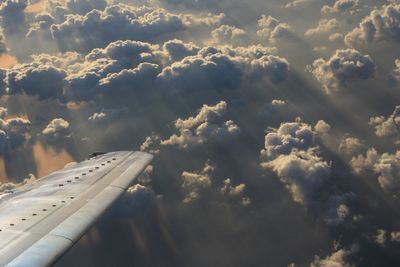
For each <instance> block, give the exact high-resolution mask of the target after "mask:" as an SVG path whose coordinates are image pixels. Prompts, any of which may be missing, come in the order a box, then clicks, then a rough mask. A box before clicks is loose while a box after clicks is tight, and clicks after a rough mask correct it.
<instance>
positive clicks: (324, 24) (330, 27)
mask: <svg viewBox="0 0 400 267" xmlns="http://www.w3.org/2000/svg"><path fill="white" fill-rule="evenodd" d="M338 28H339V27H338V22H337V20H336V19H322V20H320V21H318V25H317V27H315V28H311V29H309V30H307V31H306V33H305V34H304V35H305V36H308V37H311V36H317V35H321V34H329V33H332V32H333V31H337V30H338Z"/></svg>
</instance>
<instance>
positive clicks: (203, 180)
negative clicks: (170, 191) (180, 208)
mask: <svg viewBox="0 0 400 267" xmlns="http://www.w3.org/2000/svg"><path fill="white" fill-rule="evenodd" d="M214 170H215V166H213V165H210V164H209V163H208V162H207V163H206V164H205V165H204V167H203V169H202V170H200V171H199V172H188V171H184V172H183V173H182V182H183V183H182V190H183V191H184V193H185V198H184V200H183V202H184V203H191V202H193V201H195V200H196V199H198V198H199V197H200V194H201V192H202V191H203V190H204V189H207V188H209V187H210V186H211V183H212V181H211V177H210V175H211V173H212V172H213V171H214Z"/></svg>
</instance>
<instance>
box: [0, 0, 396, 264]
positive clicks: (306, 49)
mask: <svg viewBox="0 0 400 267" xmlns="http://www.w3.org/2000/svg"><path fill="white" fill-rule="evenodd" d="M0 18H1V20H0V23H1V24H0V29H1V33H0V96H1V99H0V189H1V190H2V188H10V187H12V186H17V185H18V184H19V183H21V182H22V183H23V181H24V179H25V178H26V177H29V175H30V174H33V175H34V176H35V177H41V176H44V175H46V174H48V173H50V172H52V171H54V170H57V169H59V168H62V167H63V166H64V165H65V164H66V163H68V162H71V161H80V160H83V159H84V158H85V157H86V156H87V155H88V154H90V153H92V152H93V151H115V150H142V151H147V152H150V153H153V154H154V155H155V160H154V162H153V164H152V166H151V167H150V168H148V169H147V170H146V173H145V175H144V176H143V177H142V178H141V179H140V181H139V183H140V185H136V186H134V187H132V188H130V189H129V191H128V192H127V193H126V195H125V196H124V197H123V198H122V199H121V200H120V201H119V202H118V203H116V205H115V206H114V207H113V208H112V209H111V210H110V211H109V212H108V213H107V214H106V216H104V217H103V218H102V219H101V220H100V222H98V223H97V224H96V225H95V226H94V227H93V228H92V229H91V230H90V231H89V233H88V234H87V235H85V236H84V237H83V238H82V239H81V240H80V241H79V242H78V243H77V244H76V245H75V246H74V247H73V249H72V250H71V251H69V252H68V253H67V254H66V255H65V256H64V257H63V258H62V259H61V261H60V262H59V264H57V266H141V267H142V266H160V267H161V266H166V267H169V266H171V267H172V266H174V267H177V266H194V267H197V266H199V267H203V266H221V267H224V266H226V267H236V266H237V267H239V266H255V267H258V266H260V267H261V266H262V267H265V266H285V267H286V266H291V267H294V266H315V267H318V266H319V267H328V266H329V267H330V266H335V267H336V266H338V267H339V266H346V267H347V266H400V254H399V253H398V251H399V249H400V214H399V212H398V209H399V207H400V200H399V197H400V140H399V137H400V50H399V49H398V47H399V44H400V1H398V0H388V1H383V0H375V1H373V0H294V1H290V0H268V1H266V0H249V1H242V0H218V1H217V0H148V1H146V0H121V1H118V0H66V1H62V0H48V1H46V0H39V1H38V0H36V1H33V0H31V1H29V0H0ZM30 177H31V178H32V176H30Z"/></svg>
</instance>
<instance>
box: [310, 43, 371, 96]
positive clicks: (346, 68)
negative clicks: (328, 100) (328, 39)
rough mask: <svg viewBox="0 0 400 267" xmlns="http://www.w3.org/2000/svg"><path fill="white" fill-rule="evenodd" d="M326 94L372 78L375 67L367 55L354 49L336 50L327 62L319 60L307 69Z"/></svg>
mask: <svg viewBox="0 0 400 267" xmlns="http://www.w3.org/2000/svg"><path fill="white" fill-rule="evenodd" d="M308 69H309V71H311V73H312V74H313V75H314V77H315V78H316V79H317V80H318V81H319V82H320V83H321V84H322V86H323V88H324V91H325V92H326V93H332V92H335V91H338V90H339V89H340V88H343V87H346V85H347V84H348V83H349V82H351V81H354V80H367V79H370V78H372V77H373V76H374V74H375V70H376V65H375V63H374V61H373V60H372V58H371V57H370V56H369V55H363V54H361V53H360V52H358V51H357V50H354V49H345V50H336V52H335V54H334V55H332V56H331V58H329V59H328V60H325V59H323V58H319V59H317V60H315V61H314V62H313V64H312V65H311V66H309V67H308Z"/></svg>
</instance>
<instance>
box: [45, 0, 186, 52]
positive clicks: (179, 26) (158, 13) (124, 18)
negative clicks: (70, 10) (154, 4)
mask: <svg viewBox="0 0 400 267" xmlns="http://www.w3.org/2000/svg"><path fill="white" fill-rule="evenodd" d="M185 28H186V26H185V25H184V23H183V21H182V19H181V18H180V17H179V16H177V15H175V14H171V13H168V12H167V11H165V10H164V9H156V8H151V7H144V8H141V7H134V6H128V5H123V4H118V5H112V6H108V7H107V8H106V9H104V10H97V9H94V10H92V11H90V12H88V13H86V14H85V15H79V14H74V15H72V14H71V15H68V16H66V20H65V21H63V22H62V23H59V24H53V25H52V26H51V33H52V35H53V38H54V39H55V40H56V41H57V43H58V45H59V47H60V49H61V50H62V51H69V50H72V51H90V50H91V49H93V48H96V47H105V46H107V44H109V43H110V42H113V41H117V40H126V39H134V40H140V41H149V40H154V39H157V38H161V37H162V36H166V35H168V34H172V33H175V32H178V31H182V30H184V29H185ZM115 29H118V30H117V31H116V30H115Z"/></svg>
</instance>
